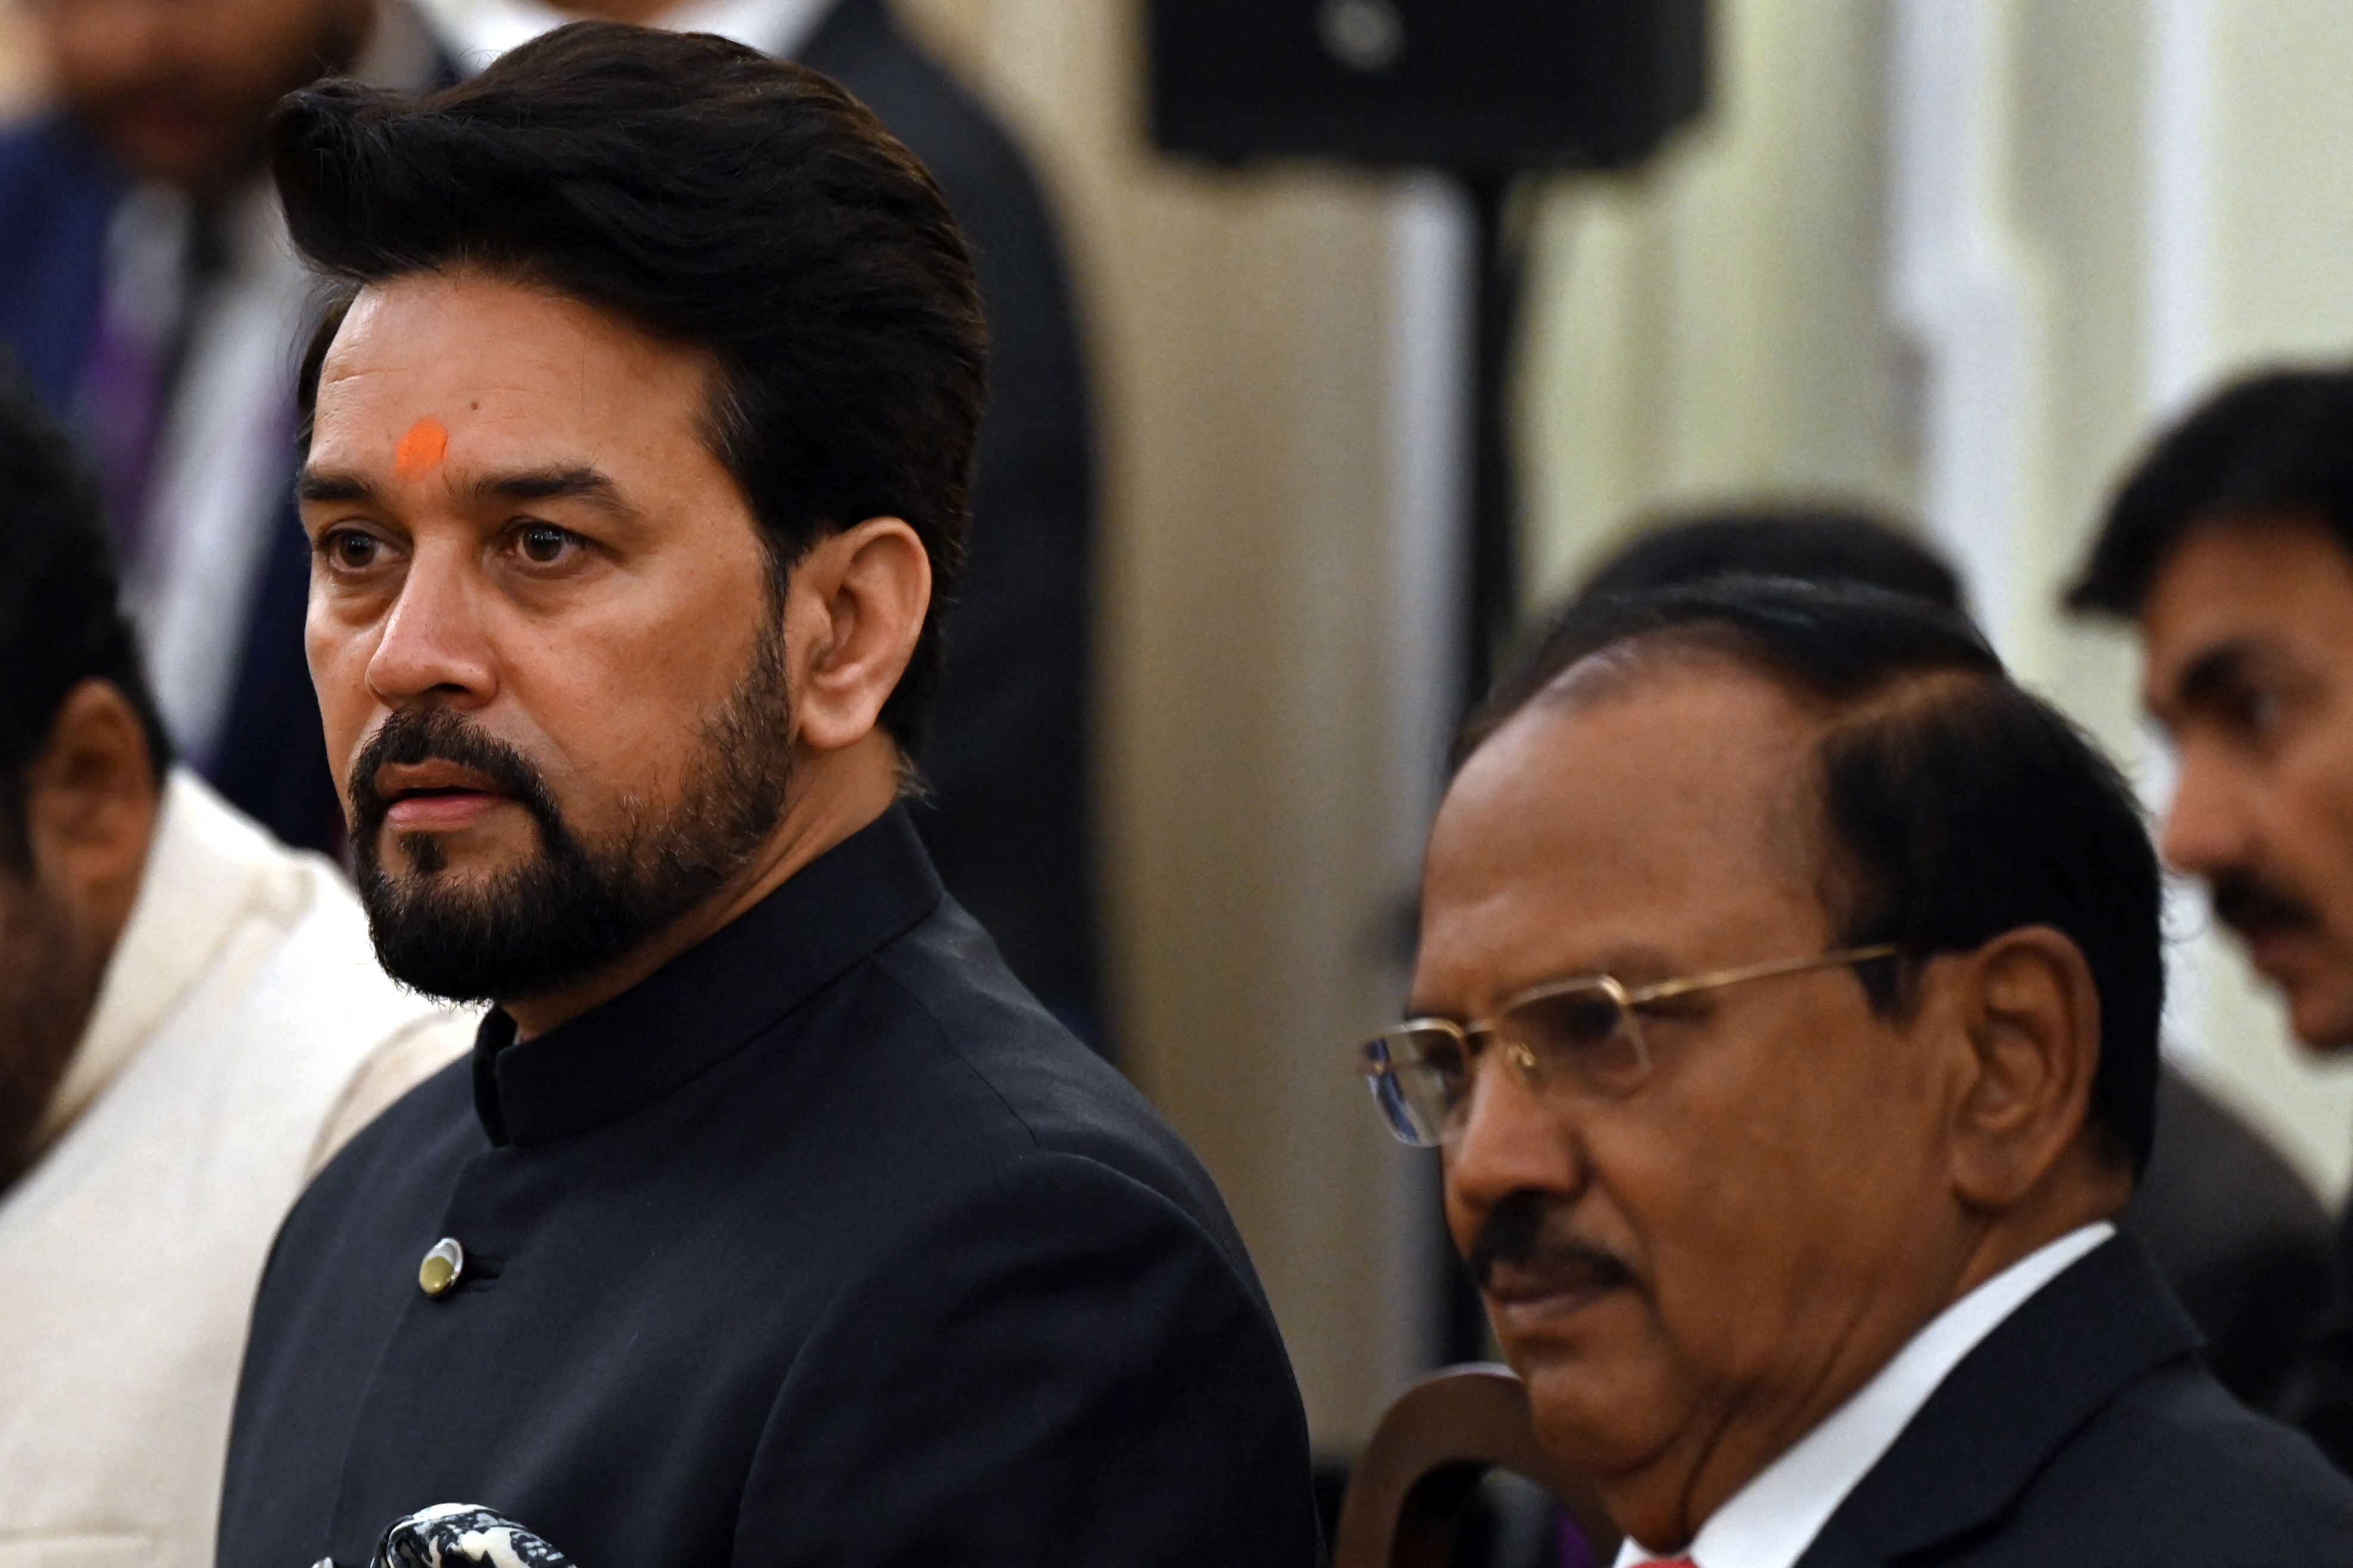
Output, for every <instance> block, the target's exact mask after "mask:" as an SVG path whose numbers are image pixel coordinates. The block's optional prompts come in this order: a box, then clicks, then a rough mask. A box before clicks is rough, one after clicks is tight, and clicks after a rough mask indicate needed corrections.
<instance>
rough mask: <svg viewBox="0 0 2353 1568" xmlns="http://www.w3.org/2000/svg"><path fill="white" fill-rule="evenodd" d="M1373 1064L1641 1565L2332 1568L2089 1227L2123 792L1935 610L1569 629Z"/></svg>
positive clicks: (2144, 1096)
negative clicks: (1434, 1161)
mask: <svg viewBox="0 0 2353 1568" xmlns="http://www.w3.org/2000/svg"><path fill="white" fill-rule="evenodd" d="M1463 752H1464V753H1465V754H1464V756H1463V758H1462V761H1461V765H1460V766H1459V768H1458V770H1457V772H1456V773H1455V775H1454V778H1453V781H1452V783H1451V785H1450V786H1449V788H1448V791H1447V795H1446V798H1445V801H1444V803H1443V805H1441V807H1440V812H1439V817H1438V821H1437V824H1436V826H1434V827H1433V828H1432V830H1431V836H1430V851H1429V858H1428V861H1427V866H1426V869H1425V876H1424V884H1423V902H1422V911H1423V913H1422V931H1421V938H1422V940H1421V951H1420V954H1419V961H1418V963H1417V967H1416V971H1415V976H1414V991H1413V1001H1412V1009H1411V1011H1412V1012H1413V1014H1414V1015H1415V1016H1413V1017H1411V1018H1409V1020H1408V1021H1407V1022H1406V1023H1404V1024H1403V1025H1401V1026H1399V1027H1398V1028H1396V1029H1394V1030H1392V1031H1390V1032H1388V1034H1386V1035H1384V1036H1382V1037H1380V1038H1378V1039H1377V1040H1375V1041H1374V1042H1372V1043H1371V1044H1370V1045H1369V1046H1368V1047H1366V1065H1367V1068H1368V1070H1369V1071H1370V1073H1371V1075H1372V1078H1373V1081H1374V1085H1375V1088H1376V1089H1377V1092H1378V1095H1379V1098H1380V1101H1381V1104H1382V1106H1383V1108H1384V1110H1386V1111H1387V1113H1388V1116H1389V1118H1390V1121H1391V1123H1392V1125H1393V1127H1394V1128H1395V1129H1396V1130H1397V1131H1399V1132H1400V1133H1401V1134H1403V1135H1405V1136H1406V1137H1407V1138H1408V1139H1409V1141H1411V1142H1422V1143H1430V1144H1435V1145H1437V1146H1439V1147H1440V1149H1441V1150H1442V1151H1443V1169H1444V1175H1445V1187H1446V1209H1447V1217H1448V1222H1449V1225H1450V1226H1451V1229H1452V1231H1453V1234H1454V1238H1455V1241H1456V1244H1457V1245H1458V1247H1460V1248H1461V1251H1462V1253H1463V1255H1464V1257H1465V1258H1467V1259H1468V1260H1469V1262H1470V1265H1471V1268H1472V1272H1473V1273H1474V1275H1475V1276H1476V1277H1477V1279H1478V1280H1479V1283H1480V1285H1481V1288H1482V1291H1483V1292H1484V1294H1485V1295H1486V1298H1487V1300H1488V1305H1489V1309H1490V1311H1491V1313H1492V1315H1493V1320H1494V1323H1495V1328H1496V1331H1497V1332H1498V1334H1499V1336H1500V1337H1501V1339H1502V1341H1503V1344H1504V1352H1505V1353H1506V1354H1507V1355H1508V1356H1509V1358H1510V1359H1511V1362H1512V1363H1513V1365H1514V1367H1515V1368H1516V1369H1517V1370H1518V1371H1519V1373H1520V1374H1521V1375H1522V1376H1523V1377H1524V1378H1525V1380H1526V1382H1527V1386H1528V1393H1529V1397H1530V1400H1531V1402H1532V1404H1533V1406H1534V1411H1535V1422H1536V1426H1537V1430H1538V1433H1539V1435H1540V1436H1541V1437H1542V1438H1543V1440H1544V1441H1545V1442H1546V1444H1547V1445H1548V1446H1549V1447H1551V1448H1553V1449H1554V1450H1555V1451H1556V1453H1557V1454H1558V1455H1559V1456H1560V1457H1561V1458H1563V1459H1564V1460H1565V1461H1566V1462H1567V1463H1568V1464H1569V1465H1571V1466H1573V1467H1575V1468H1578V1469H1581V1470H1584V1471H1586V1472H1588V1473H1589V1474H1590V1475H1591V1476H1593V1478H1594V1479H1595V1480H1596V1481H1597V1483H1598V1484H1599V1488H1600V1490H1601V1493H1602V1496H1603V1498H1604V1500H1605V1501H1606V1502H1607V1504H1608V1506H1609V1510H1610V1512H1611V1513H1612V1515H1613V1516H1615V1518H1616V1520H1617V1521H1618V1522H1619V1524H1620V1526H1622V1527H1623V1528H1624V1529H1625V1531H1626V1532H1627V1534H1628V1536H1629V1537H1630V1542H1629V1544H1628V1546H1627V1547H1626V1548H1625V1554H1624V1556H1623V1557H1621V1559H1620V1562H1621V1563H1640V1562H1644V1561H1650V1560H1653V1559H1658V1558H1674V1559H1676V1560H1678V1561H1682V1562H1685V1563H1697V1564H1698V1565H1699V1568H1791V1565H1792V1564H1797V1563H1804V1564H1808V1565H1810V1568H1831V1565H1832V1564H1855V1563H1894V1562H1930V1561H1933V1562H1936V1563H1941V1564H1948V1565H1953V1568H1960V1565H1964V1564H1987V1565H1991V1564H1995V1563H2191V1562H2195V1563H2234V1564H2246V1565H2248V1568H2253V1565H2254V1564H2258V1563H2261V1564H2288V1563H2308V1564H2312V1565H2314V1568H2318V1565H2320V1564H2324V1563H2341V1562H2342V1561H2344V1559H2345V1555H2346V1553H2347V1552H2348V1550H2353V1483H2348V1482H2347V1481H2346V1480H2345V1479H2343V1478H2341V1477H2339V1476H2337V1474H2336V1473H2335V1472H2334V1471H2333V1470H2332V1469H2331V1468H2329V1467H2328V1465H2327V1462H2326V1461H2325V1460H2324V1459H2323V1458H2321V1456H2320V1455H2319V1454H2318V1453H2317V1452H2316V1451H2315V1450H2314V1449H2313V1447H2312V1446H2311V1445H2310V1444H2309V1443H2308V1442H2307V1441H2306V1440H2305V1439H2304V1438H2303V1437H2301V1436H2298V1435H2297V1434H2295V1433H2294V1432H2292V1431H2290V1430H2288V1429H2287V1428H2286V1427H2284V1426H2277V1425H2274V1423H2272V1422H2270V1421H2268V1420H2266V1419H2264V1418H2263V1417H2261V1416H2258V1415H2253V1414H2252V1413H2250V1412H2248V1411H2247V1410H2245V1409H2244V1408H2243V1407H2242V1406H2240V1405H2237V1404H2236V1403H2235V1402H2233V1401H2232V1399H2231V1397H2230V1396H2229V1394H2226V1393H2225V1392H2223V1390H2222V1388H2221V1385H2220V1384H2218V1383H2216V1382H2215V1381H2214V1379H2213V1376H2212V1374H2211V1373H2209V1372H2208V1371H2207V1370H2206V1369H2205V1367H2204V1366H2203V1365H2202V1364H2201V1363H2200V1362H2199V1360H2198V1358H2197V1353H2196V1352H2197V1347H2198V1335H2197V1332H2196V1331H2195V1329H2194V1328H2193V1327H2192V1326H2191V1325H2190V1324H2189V1321H2188V1320H2187V1319H2186V1318H2185V1317H2184V1316H2183V1315H2182V1313H2181V1310H2180V1309H2179V1306H2177V1305H2176V1304H2175V1303H2174V1301H2173V1300H2172V1299H2171V1297H2170V1296H2169V1295H2168V1293H2167V1291H2166V1289H2165V1287H2164V1284H2163V1283H2162V1281H2161V1280H2160V1279H2159V1278H2158V1274H2157V1272H2156V1270H2155V1268H2154V1267H2153V1265H2152V1264H2151V1263H2150V1262H2149V1260H2148V1258H2147V1256H2146V1255H2145V1254H2144V1253H2143V1252H2142V1251H2141V1250H2140V1248H2139V1247H2138V1245H2137V1243H2136V1242H2134V1241H2133V1240H2132V1239H2131V1238H2130V1237H2126V1236H2123V1235H2120V1234H2118V1233H2117V1231H2116V1226H2115V1223H2114V1222H2115V1219H2116V1215H2118V1214H2120V1213H2121V1212H2122V1210H2123V1209H2124V1207H2125V1205H2126V1201H2127V1200H2128V1199H2129V1197H2130V1195H2131V1193H2132V1188H2133V1184H2134V1182H2135V1180H2136V1178H2137V1174H2138V1173H2139V1172H2140V1170H2141V1169H2142V1168H2143V1166H2144V1165H2145V1164H2146V1163H2147V1158H2148V1152H2149V1146H2150V1137H2151V1123H2152V1121H2153V1104H2154V1098H2155V1088H2156V1080H2157V1024H2158V1014H2159V1011H2160V1007H2161V1002H2162V996H2163V991H2164V963H2163V958H2162V954H2161V951H2160V940H2159V931H2158V905H2159V900H2158V871H2157V865H2156V858H2155V856H2154V855H2153V854H2152V853H2151V850H2150V847H2149V844H2148V840H2147V836H2146V834H2145V833H2144V832H2143V830H2142V827H2141V823H2140V818H2139V815H2138V812H2137V807H2136V805H2135V803H2134V800H2133V797H2132V794H2131V791H2130V789H2129V788H2128V787H2127V786H2126V784H2125V783H2124V781H2123V780H2122V779H2121V778H2120V777H2118V776H2117V774H2116V772H2115V770H2114V769H2113V768H2112V767H2110V766H2109V765H2108V764H2107V763H2105V761H2104V760H2103V759H2102V758H2100V757H2099V755H2098V754H2097V753H2096V752H2094V751H2093V750H2092V749H2091V747H2090V746H2089V745H2088V744H2087V743H2086V742H2084V740H2083V739H2082V737H2081V736H2080V735H2079V734H2078V733H2077V732H2076V731H2074V730H2073V727H2072V726H2070V725H2069V724H2068V723H2067V721H2065V720H2064V719H2063V718H2061V717H2060V716H2059V715H2058V714H2057V713H2055V712H2053V711H2052V710H2050V709H2049V708H2047V707H2045V706H2043V705H2042V703H2040V702H2038V701H2037V700H2034V699H2033V698H2032V697H2031V696H2029V695H2028V694H2027V693H2025V692H2024V691H2022V690H2021V689H2019V688H2018V687H2017V686H2015V685H2014V684H2012V683H2011V682H2010V679H2009V678H2008V676H2007V675H2006V674H2005V672H2004V671H2003V669H2002V668H2001V665H2000V661H1999V660H1998V659H1996V658H1995V657H1994V655H1993V654H1992V652H1991V651H1990V650H1989V648H1988V647H1986V646H1985V644H1984V642H1983V641H1982V639H1981V638H1979V637H1978V635H1977V633H1976V632H1975V631H1974V629H1972V628H1971V627H1970V626H1968V623H1967V622H1966V621H1964V620H1962V619H1960V618H1959V617H1957V616H1954V615H1952V614H1951V613H1950V612H1947V611H1943V610H1940V609H1938V608H1936V607H1935V606H1932V605H1928V604H1926V603H1924V602H1922V601H1920V600H1918V599H1915V598H1913V597H1909V596H1905V595H1891V594H1886V593H1883V592H1879V591H1876V590H1872V589H1865V588H1849V587H1840V588H1815V587H1809V586H1807V585H1804V584H1796V583H1790V582H1786V581H1778V580H1767V579H1738V578H1734V579H1725V580H1723V581H1720V582H1718V583H1715V584H1702V585H1698V586H1693V587H1685V588H1679V589H1662V590H1658V591H1655V592H1651V593H1648V594H1633V595H1601V596H1599V597H1596V598H1594V599H1591V600H1588V601H1584V602H1582V603H1580V604H1579V605H1576V606H1573V607H1572V608H1571V609H1570V610H1569V611H1568V612H1567V614H1566V615H1565V616H1563V617H1562V618H1561V619H1560V620H1559V621H1558V622H1557V623H1556V624H1555V626H1553V627H1552V629H1551V631H1550V633H1549V635H1548V636H1547V637H1546V639H1545V641H1544V642H1543V644H1542V645H1541V646H1540V647H1538V648H1537V650H1536V651H1535V654H1534V655H1533V656H1532V658H1531V659H1530V660H1529V661H1528V662H1527V663H1526V664H1525V665H1524V666H1523V667H1522V668H1519V669H1518V670H1517V671H1515V672H1514V674H1513V675H1511V676H1508V677H1507V678H1506V679H1505V680H1504V683H1503V684H1502V685H1501V687H1500V688H1499V689H1498V692H1497V694H1496V696H1495V697H1494V698H1493V700H1491V701H1490V703H1489V704H1488V705H1487V707H1486V708H1485V710H1483V711H1482V713H1481V714H1479V715H1478V716H1477V717H1476V718H1475V719H1474V720H1473V721H1472V725H1471V726H1470V728H1469V731H1468V732H1467V734H1466V737H1465V741H1464V745H1463Z"/></svg>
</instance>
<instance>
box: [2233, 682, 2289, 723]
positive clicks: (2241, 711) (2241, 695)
mask: <svg viewBox="0 0 2353 1568" xmlns="http://www.w3.org/2000/svg"><path fill="white" fill-rule="evenodd" d="M2284 706H2285V705H2284V703H2282V702H2281V700H2280V695H2279V693H2278V692H2276V691H2274V690H2272V689H2270V688H2269V687H2263V686H2242V687H2241V688H2240V689H2238V690H2236V691H2234V692H2232V694H2231V700H2230V702H2229V704H2228V708H2227V711H2228V712H2229V714H2230V717H2231V722H2232V726H2233V727H2235V728H2236V729H2238V730H2240V731H2243V732H2245V733H2247V734H2250V735H2263V734H2268V733H2269V732H2271V731H2274V730H2275V729H2277V728H2278V727H2279V722H2280V720H2281V718H2282V717H2283V716H2284Z"/></svg>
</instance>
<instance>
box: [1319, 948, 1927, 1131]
mask: <svg viewBox="0 0 2353 1568" xmlns="http://www.w3.org/2000/svg"><path fill="white" fill-rule="evenodd" d="M1902 951H1903V950H1902V949H1901V948H1900V947H1898V946H1897V945H1896V944H1895V943H1894V942H1881V943H1879V944H1877V945H1876V946H1873V947H1849V948H1841V949H1840V950H1839V951H1838V952H1826V953H1823V954H1821V955H1820V957H1817V958H1785V959H1778V960H1776V961H1774V962H1772V963H1750V964H1744V965H1742V966H1741V967H1740V968H1738V969H1718V970H1715V971H1713V972H1711V973H1706V974H1692V975H1685V976H1683V978H1681V979H1677V980H1662V981H1659V982H1657V983H1655V984H1649V985H1636V986H1629V985H1625V984H1621V983H1620V982H1619V981H1617V980H1615V979H1613V978H1611V977H1610V976H1609V975H1607V974H1585V975H1578V976H1577V977H1576V978H1574V979H1569V980H1554V981H1548V982H1546V984H1542V985H1536V986H1532V987H1530V988H1529V989H1527V990H1525V991H1523V992H1521V993H1520V994H1517V995H1516V996H1514V997H1512V998H1511V999H1510V1000H1509V1001H1507V1002H1505V1003H1504V1005H1503V1006H1502V1007H1500V1008H1499V1009H1497V1010H1496V1013H1495V1016H1493V1017H1492V1018H1482V1019H1481V1020H1479V1021H1478V1022H1476V1023H1472V1024H1458V1023H1456V1022H1455V1021H1454V1020H1453V1019H1451V1018H1408V1019H1407V1020H1406V1021H1405V1022H1404V1023H1402V1024H1399V1025H1398V1026H1397V1027H1396V1028H1394V1029H1390V1030H1388V1031H1387V1032H1386V1033H1384V1034H1382V1035H1380V1036H1378V1037H1376V1038H1374V1039H1372V1040H1369V1041H1367V1042H1366V1044H1365V1047H1364V1071H1365V1077H1366V1079H1367V1080H1368V1081H1369V1082H1370V1083H1371V1085H1372V1090H1373V1100H1374V1102H1375V1103H1376V1104H1377V1105H1378V1106H1379V1107H1380V1109H1381V1116H1382V1119H1383V1120H1384V1121H1387V1122H1388V1128H1389V1131H1392V1132H1394V1133H1396V1134H1397V1135H1398V1138H1399V1139H1401V1140H1403V1141H1404V1142H1408V1143H1410V1144H1413V1145H1414V1146H1415V1147H1417V1148H1423V1149H1428V1148H1434V1147H1436V1146H1437V1145H1439V1144H1440V1143H1444V1142H1450V1141H1451V1140H1452V1139H1453V1138H1454V1137H1455V1136H1456V1134H1458V1133H1459V1132H1460V1131H1461V1127H1462V1112H1463V1108H1464V1107H1465V1106H1466V1105H1468V1104H1469V1103H1470V1099H1471V1082H1472V1077H1473V1075H1474V1074H1475V1072H1476V1071H1477V1068H1478V1064H1479V1062H1480V1060H1481V1059H1482V1058H1484V1057H1486V1056H1489V1055H1491V1054H1493V1055H1500V1056H1501V1057H1503V1058H1504V1060H1506V1061H1508V1062H1510V1063H1511V1064H1512V1066H1513V1067H1514V1068H1515V1069H1516V1070H1517V1071H1518V1073H1519V1075H1520V1078H1521V1079H1522V1080H1523V1081H1524V1082H1525V1083H1526V1084H1527V1086H1528V1088H1529V1089H1530V1090H1532V1091H1533V1092H1535V1093H1538V1094H1544V1093H1546V1092H1549V1091H1551V1090H1554V1089H1567V1090H1568V1091H1570V1092H1573V1093H1576V1094H1579V1095H1583V1096H1587V1097H1589V1098H1592V1099H1598V1100H1618V1099H1621V1098H1623V1097H1624V1096H1626V1095H1629V1094H1631V1093H1632V1092H1633V1091H1634V1090H1635V1089H1638V1088H1639V1087H1641V1083H1642V1080H1643V1079H1647V1078H1648V1077H1650V1075H1651V1051H1650V1047H1649V1046H1647V1045H1646V1044H1645V1043H1644V1042H1643V1039H1642V1022H1641V1014H1642V1009H1644V1008H1645V1007H1648V1006H1651V1005H1653V1004H1656V1003H1660V1002H1664V1001H1667V1000H1669V999H1671V998H1672V997H1677V996H1688V995H1691V994H1693V993H1694V992H1698V991H1713V990H1715V989H1716V988H1717V987H1719V986H1725V985H1737V984H1740V983H1741V982H1743V981H1746V980H1766V979H1769V978H1771V977H1772V976H1774V975H1778V974H1802V973H1806V972H1807V971H1809V970H1815V969H1837V968H1841V967H1843V966H1845V965H1848V964H1855V963H1871V962H1873V961H1874V960H1876V959H1883V958H1894V956H1895V955H1896V954H1897V953H1899V952H1902ZM1490 1044H1492V1045H1493V1046H1494V1047H1500V1049H1498V1050H1495V1051H1493V1052H1491V1051H1490V1050H1489V1048H1488V1047H1489V1045H1490Z"/></svg>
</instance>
